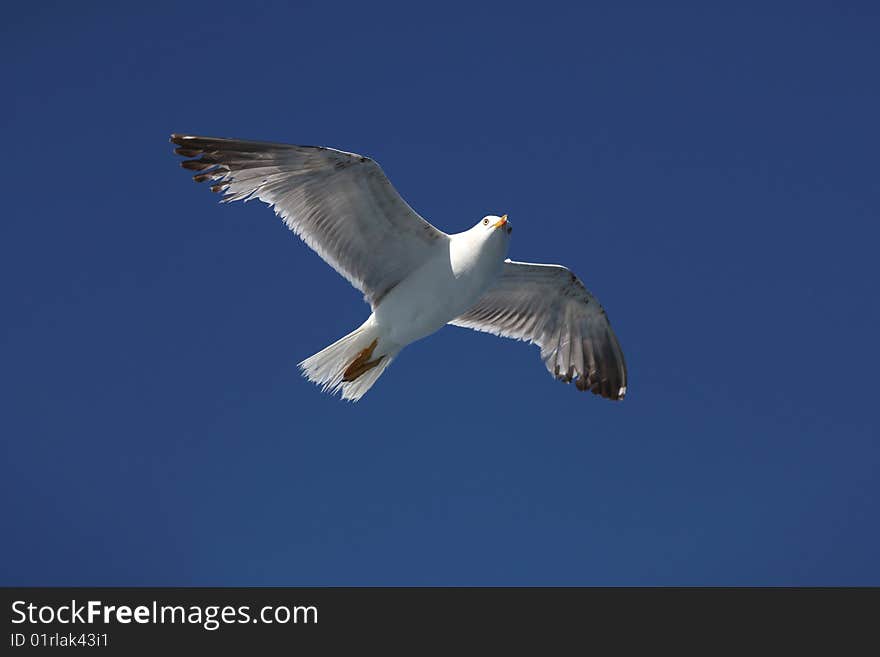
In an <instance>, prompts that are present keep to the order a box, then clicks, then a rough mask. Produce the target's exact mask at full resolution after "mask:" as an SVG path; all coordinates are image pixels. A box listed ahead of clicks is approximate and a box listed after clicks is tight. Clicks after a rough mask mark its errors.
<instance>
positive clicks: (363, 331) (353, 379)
mask: <svg viewBox="0 0 880 657" xmlns="http://www.w3.org/2000/svg"><path fill="white" fill-rule="evenodd" d="M399 352H400V347H399V346H397V345H394V344H390V343H389V342H388V341H387V340H383V339H382V337H381V336H380V334H379V330H378V329H377V328H376V326H375V325H374V324H373V322H372V321H370V320H367V321H366V322H364V323H363V324H362V325H361V326H360V327H358V328H356V329H355V330H354V331H352V332H351V333H349V334H348V335H346V336H345V337H343V338H340V339H339V340H337V341H336V342H334V343H333V344H331V345H330V346H329V347H325V348H324V349H322V350H321V351H319V352H318V353H316V354H315V355H314V356H310V357H308V358H306V359H305V360H304V361H303V362H301V363H300V364H299V367H300V369H301V370H302V372H303V376H305V377H306V378H307V379H308V380H309V381H311V382H312V383H315V384H317V385H319V386H321V390H323V391H324V392H329V393H330V394H334V393H336V392H337V391H341V392H342V398H343V399H348V400H351V401H357V400H358V399H360V398H361V397H363V396H364V395H365V394H366V392H367V390H369V389H370V388H372V387H373V384H374V383H376V381H377V380H378V378H379V377H380V376H382V372H384V371H385V369H386V368H387V367H388V366H389V365H391V361H393V360H394V358H395V357H396V356H397V354H398V353H399Z"/></svg>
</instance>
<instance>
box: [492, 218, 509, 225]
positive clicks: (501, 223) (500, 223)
mask: <svg viewBox="0 0 880 657" xmlns="http://www.w3.org/2000/svg"><path fill="white" fill-rule="evenodd" d="M506 223H507V215H504V216H503V217H501V219H499V220H498V221H496V222H495V223H494V224H493V225H492V228H501V227H502V226H503V225H504V224H506Z"/></svg>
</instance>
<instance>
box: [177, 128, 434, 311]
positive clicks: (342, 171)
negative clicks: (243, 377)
mask: <svg viewBox="0 0 880 657" xmlns="http://www.w3.org/2000/svg"><path fill="white" fill-rule="evenodd" d="M171 142H172V143H174V144H177V145H178V147H179V148H177V149H176V152H177V153H178V154H179V155H182V156H184V157H187V158H196V159H188V160H186V161H184V162H181V166H182V167H183V168H185V169H190V170H192V171H196V172H198V173H197V174H196V175H194V176H193V179H194V180H195V181H196V182H204V181H206V180H211V181H214V182H215V184H214V185H212V186H211V189H212V190H213V191H215V192H223V193H224V195H223V199H222V200H223V201H224V202H230V201H238V200H245V201H248V200H250V199H252V198H258V199H260V200H261V201H264V202H265V203H268V204H269V206H270V207H274V209H275V213H276V214H278V215H279V216H280V217H281V218H282V219H283V220H284V223H285V224H287V226H288V227H289V228H290V229H291V230H292V231H293V232H295V233H296V234H297V235H299V236H300V237H301V238H302V239H303V241H304V242H305V243H306V244H308V245H309V246H310V247H311V248H312V249H314V251H315V252H317V254H318V255H319V256H321V257H322V258H323V259H324V260H325V261H327V263H328V264H329V265H330V266H331V267H333V268H334V269H335V270H336V271H338V272H339V273H340V274H342V275H343V276H344V277H345V278H346V279H348V281H349V282H350V283H351V284H352V285H354V286H355V287H356V288H357V289H359V290H360V291H361V292H363V293H364V299H365V300H366V301H367V302H369V303H370V304H371V305H372V306H376V305H377V304H378V303H379V302H380V301H381V300H382V298H383V297H384V296H385V295H386V294H387V293H388V292H389V291H390V290H391V289H392V288H393V287H394V286H395V285H397V284H398V283H399V282H400V281H401V280H403V279H404V278H406V277H407V275H409V274H410V273H411V272H412V271H414V270H415V269H417V268H418V267H419V266H420V265H421V264H422V263H423V262H424V261H425V260H426V259H427V257H428V256H429V255H430V252H431V251H432V250H433V248H435V247H436V246H437V245H438V244H440V243H443V242H445V241H447V240H448V239H449V236H448V235H446V233H444V232H442V231H440V230H437V229H436V228H435V227H434V226H432V225H431V224H430V223H428V222H427V221H425V220H424V219H422V217H420V216H419V215H418V214H417V213H416V212H415V211H414V210H413V209H412V208H411V207H410V206H409V205H407V203H406V201H404V200H403V199H402V198H401V197H400V195H399V194H398V193H397V191H396V190H395V189H394V187H393V186H392V185H391V182H390V181H389V180H388V178H387V177H386V176H385V174H384V173H383V172H382V169H381V168H380V167H379V165H378V164H376V162H374V161H373V160H371V159H370V158H368V157H363V156H361V155H357V154H355V153H346V152H344V151H338V150H335V149H333V148H323V147H318V146H289V145H286V144H273V143H268V142H260V141H242V140H239V139H221V138H216V137H196V136H192V135H177V134H175V135H171Z"/></svg>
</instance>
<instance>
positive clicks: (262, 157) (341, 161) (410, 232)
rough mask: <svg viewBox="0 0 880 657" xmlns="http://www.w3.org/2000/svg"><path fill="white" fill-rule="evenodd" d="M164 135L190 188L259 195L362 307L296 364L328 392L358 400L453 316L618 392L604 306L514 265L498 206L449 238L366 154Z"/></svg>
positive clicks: (545, 271)
mask: <svg viewBox="0 0 880 657" xmlns="http://www.w3.org/2000/svg"><path fill="white" fill-rule="evenodd" d="M171 142H172V143H173V144H175V145H176V146H177V148H176V149H175V152H176V153H177V154H178V155H181V156H183V157H184V158H188V159H186V160H184V161H182V162H181V166H182V167H183V168H184V169H189V170H191V171H195V172H196V174H195V175H194V176H193V179H194V180H195V181H196V182H205V181H210V182H211V183H212V184H211V190H212V191H214V192H218V193H222V194H223V197H222V199H221V200H222V202H231V201H239V200H241V201H248V200H250V199H253V198H257V199H260V200H261V201H263V202H265V203H267V204H268V205H269V206H270V207H272V208H274V209H275V213H276V214H277V215H279V216H280V217H281V219H282V220H283V221H284V223H285V224H286V225H287V226H288V228H290V229H291V230H292V231H293V232H294V233H296V234H297V235H299V236H300V238H302V240H303V241H304V242H305V243H306V244H307V245H308V246H309V247H311V248H312V249H313V250H314V251H316V252H317V254H318V255H319V256H321V258H323V259H324V260H325V261H326V262H327V264H329V265H330V266H331V267H333V268H334V269H335V270H336V271H337V272H339V274H341V275H342V276H343V277H345V278H346V279H347V280H348V281H349V282H350V283H351V284H352V285H353V286H354V287H355V288H357V289H358V290H360V291H361V292H362V293H363V295H364V300H365V301H366V302H367V303H368V304H370V307H371V309H372V313H371V314H370V316H369V317H368V318H367V320H366V321H365V322H364V323H363V324H361V325H360V326H359V327H358V328H356V329H355V330H354V331H352V332H351V333H349V334H348V335H346V336H344V337H342V338H340V339H339V340H337V341H336V342H334V343H333V344H331V345H330V346H329V347H326V348H325V349H323V350H321V351H319V352H318V353H316V354H315V355H313V356H311V357H309V358H306V359H305V360H304V361H302V362H301V363H300V364H299V367H300V368H301V370H302V372H303V374H304V376H305V377H306V378H307V379H308V380H309V381H312V382H313V383H315V384H317V385H319V386H321V387H322V389H323V390H324V391H326V392H330V393H336V392H339V393H340V394H341V397H342V398H343V399H347V400H350V401H357V400H358V399H360V398H361V397H362V396H363V395H364V394H365V393H366V392H367V391H368V390H369V389H370V388H371V387H372V386H373V384H374V383H376V381H377V380H378V378H379V377H380V376H381V375H382V373H383V372H384V371H385V370H386V369H387V368H388V366H389V365H390V364H391V363H392V362H393V361H394V359H395V358H396V357H397V355H398V354H399V353H400V352H401V350H402V349H403V348H404V347H406V346H407V345H408V344H411V343H413V342H415V341H416V340H420V339H422V338H424V337H426V336H428V335H430V334H432V333H434V332H435V331H437V330H439V329H440V328H442V327H443V326H445V325H446V324H451V325H453V326H462V327H465V328H470V329H474V330H477V331H484V332H487V333H492V334H494V335H498V336H502V337H506V338H513V339H516V340H523V341H526V342H529V343H532V344H536V345H538V347H540V349H541V359H542V360H543V361H544V365H545V366H546V367H547V369H548V370H549V372H550V373H551V374H552V375H553V376H554V377H556V378H557V379H559V380H561V381H563V382H565V383H570V382H572V381H573V382H574V384H575V387H576V388H577V389H578V390H581V391H586V390H589V391H590V392H592V393H593V394H596V395H600V396H602V397H605V398H607V399H613V400H620V399H623V397H624V395H625V394H626V363H625V362H624V359H623V352H622V351H621V348H620V345H619V343H618V341H617V337H616V336H615V335H614V331H612V329H611V324H610V323H609V321H608V317H607V315H606V313H605V310H604V309H603V308H602V306H601V305H599V302H598V301H597V300H596V298H595V297H594V296H593V295H592V294H591V293H590V292H589V291H588V290H587V289H586V288H585V287H584V284H583V283H582V282H581V281H580V279H579V278H578V277H577V276H575V275H574V274H573V273H572V272H571V271H570V270H569V269H567V268H566V267H563V266H561V265H547V264H535V263H529V262H515V261H512V260H510V259H508V258H507V251H508V246H509V244H510V236H511V233H512V231H513V226H512V225H511V222H510V220H509V219H508V218H507V215H506V214H503V215H501V216H496V215H487V216H485V217H483V218H482V219H480V220H479V221H478V222H477V223H476V224H475V225H474V226H473V227H472V228H470V229H469V230H466V231H464V232H461V233H455V234H446V233H444V232H443V231H441V230H439V229H437V228H435V227H434V226H432V225H431V224H430V223H429V222H428V221H426V220H425V219H424V218H422V217H421V216H420V215H419V214H417V213H416V212H415V211H414V210H413V209H412V208H411V207H410V206H409V205H408V204H407V203H406V201H404V200H403V198H402V197H401V196H400V194H398V193H397V190H395V189H394V187H393V186H392V185H391V182H390V181H389V180H388V178H387V177H386V176H385V174H384V173H383V171H382V169H381V168H380V167H379V165H378V164H377V163H376V162H375V161H373V160H372V159H370V158H369V157H364V156H362V155H357V154H356V153H348V152H345V151H340V150H336V149H334V148H327V147H322V146H293V145H286V144H275V143H270V142H262V141H244V140H239V139H226V138H218V137H198V136H194V135H182V134H172V135H171Z"/></svg>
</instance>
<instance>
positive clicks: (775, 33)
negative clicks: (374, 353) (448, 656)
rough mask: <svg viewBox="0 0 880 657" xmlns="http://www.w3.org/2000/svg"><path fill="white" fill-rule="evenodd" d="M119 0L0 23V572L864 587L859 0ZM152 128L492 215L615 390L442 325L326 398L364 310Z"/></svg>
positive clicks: (263, 217) (24, 579)
mask: <svg viewBox="0 0 880 657" xmlns="http://www.w3.org/2000/svg"><path fill="white" fill-rule="evenodd" d="M117 4H119V3H104V4H101V3H89V4H87V6H85V5H84V6H80V3H57V4H51V5H49V4H45V3H44V4H43V5H41V4H40V3H19V4H18V6H16V7H7V8H6V9H5V14H4V21H3V26H2V27H0V31H2V39H0V54H2V64H0V67H2V84H3V88H4V94H3V95H4V100H3V103H2V104H0V116H2V119H3V127H4V131H3V132H4V136H3V153H4V155H3V158H2V164H0V167H2V179H3V183H4V199H3V204H2V215H3V220H2V222H0V287H2V309H3V321H2V324H0V331H2V333H0V335H2V341H0V371H2V378H0V385H2V389H0V394H2V400H3V410H2V415H0V418H2V419H0V422H2V425H0V431H2V450H3V455H2V471H0V491H2V500H3V509H4V511H3V517H2V524H3V531H2V533H3V540H2V541H0V563H2V577H0V583H3V584H45V585H50V584H69V585H73V584H95V585H97V584H103V585H122V584H140V585H150V584H153V585H246V584H256V585H294V584H355V585H360V584H440V585H444V584H611V585H613V584H651V585H653V584H686V585H702V584H731V585H737V584H774V585H775V584H880V560H878V559H877V555H878V554H880V523H878V521H877V520H878V517H880V481H878V472H880V442H878V433H880V432H878V419H877V405H878V402H877V399H876V395H877V379H876V372H877V369H878V365H880V363H878V360H880V359H878V355H880V354H878V341H877V326H878V319H880V316H878V302H877V292H876V287H877V283H878V279H880V276H878V273H880V272H878V256H877V246H878V238H880V229H878V218H880V185H878V180H880V177H878V173H880V167H878V153H880V121H878V117H880V85H878V76H877V71H878V65H880V40H878V38H877V35H878V33H880V13H878V8H877V4H876V3H868V2H864V3H857V2H856V3H844V4H845V6H842V5H841V6H838V5H840V3H835V5H834V6H832V3H830V2H825V3H819V2H797V3H789V4H777V3H766V2H761V3H742V2H730V3H697V2H695V3H690V4H676V5H675V6H674V7H660V6H659V5H658V4H657V3H651V2H646V3H618V2H615V3H603V5H601V6H591V3H559V4H554V3H547V2H542V3H537V4H532V5H517V4H516V3H510V2H505V3H498V4H496V5H485V6H483V5H479V6H478V5H477V4H475V3H463V4H461V5H455V4H450V3H441V4H434V5H432V6H431V8H422V7H421V6H420V5H418V4H414V3H400V4H399V5H384V4H382V3H372V2H370V3H364V2H359V3H351V4H346V3H303V4H300V3H259V2H258V3H234V4H233V3H223V2H218V3H208V4H199V3H174V4H171V3H168V4H163V3H157V2H149V3H138V4H134V3H130V4H129V6H128V7H127V8H120V7H118V6H116V5H117ZM576 4H579V5H580V6H577V7H576V6H575V5H576ZM174 131H177V132H191V133H195V134H208V135H218V136H235V137H244V138H253V139H266V140H273V141H286V142H291V143H304V144H323V145H328V146H335V147H339V148H343V149H346V150H351V151H355V152H358V153H363V154H366V155H369V156H372V157H374V158H375V159H376V160H378V161H379V162H380V163H381V164H382V166H383V167H384V169H385V171H386V173H387V174H388V175H389V177H390V178H391V180H392V181H393V183H394V184H395V186H396V187H397V188H398V189H399V190H400V191H401V193H402V194H403V195H404V197H405V198H406V199H407V200H408V201H409V202H410V203H411V204H412V205H413V206H414V207H415V208H416V209H417V210H418V211H419V212H421V213H422V214H423V215H424V216H426V217H427V218H429V219H430V220H431V221H432V222H434V223H435V224H436V225H437V226H439V227H440V228H442V229H445V230H447V231H449V232H455V231H458V230H462V229H465V228H467V227H469V226H470V225H472V224H473V223H474V222H475V221H476V220H477V219H479V218H480V217H482V216H483V215H484V214H487V213H501V212H507V213H509V214H510V216H511V219H512V220H513V221H514V222H515V225H516V231H515V232H514V234H513V241H512V245H511V256H512V257H513V258H516V259H522V260H532V261H538V262H559V263H563V264H565V265H568V266H570V267H571V268H572V269H573V270H574V271H576V272H577V273H578V275H579V276H580V277H581V278H582V279H583V280H584V281H585V282H586V284H587V286H588V287H589V288H591V289H592V291H593V292H594V293H595V294H596V295H597V296H598V297H599V299H600V300H601V301H602V303H603V304H604V305H605V307H606V309H607V311H608V313H609V315H610V317H611V319H612V322H613V326H614V327H615V329H616V331H617V334H618V336H619V338H620V341H621V343H622V345H623V348H624V351H625V353H626V356H627V361H628V365H629V375H630V386H629V395H628V397H627V399H626V401H625V402H623V403H621V404H614V403H611V402H607V401H604V400H600V399H597V398H595V397H593V396H592V395H583V394H579V393H578V392H577V391H576V390H575V389H574V388H573V387H566V386H563V385H561V384H559V383H557V382H555V381H554V380H553V379H552V378H551V377H550V376H549V375H548V374H547V373H546V371H545V370H544V369H543V365H542V364H541V362H540V360H539V358H538V352H537V349H536V348H535V347H530V346H526V345H524V344H521V343H515V342H512V341H506V340H501V339H498V338H494V337H491V336H488V335H482V334H477V333H472V332H469V331H466V330H463V329H456V328H446V329H443V330H442V331H441V332H440V333H438V334H437V335H435V336H432V337H430V338H429V339H427V340H425V341H423V342H420V343H417V344H415V345H413V346H411V347H409V348H408V349H406V350H405V351H404V352H403V354H402V355H401V356H400V358H398V360H397V361H395V363H394V365H393V366H392V367H391V368H390V369H389V370H388V372H386V374H385V375H384V376H383V377H382V379H381V380H380V381H379V383H378V384H377V385H376V387H375V388H373V390H371V391H370V393H369V394H368V395H367V396H366V397H365V398H364V400H363V401H362V402H361V403H359V404H357V405H351V404H347V403H343V402H341V401H339V400H338V399H335V398H331V397H329V396H326V395H322V394H320V392H319V390H318V389H317V388H315V387H314V386H312V385H311V384H309V383H308V382H307V381H305V380H304V379H302V378H301V377H300V375H299V372H298V370H297V368H296V363H297V362H298V361H300V360H301V359H302V358H304V357H306V356H309V355H311V354H312V353H314V352H316V351H317V350H319V349H321V348H322V347H324V346H326V345H327V344H329V343H330V342H332V341H333V340H335V339H336V338H338V337H339V336H341V335H343V334H345V333H347V332H348V331H350V330H351V329H352V328H354V327H355V326H357V325H358V324H359V323H360V322H361V321H363V319H364V318H365V317H366V316H367V314H368V312H369V311H368V308H367V306H365V305H364V304H363V303H362V302H361V300H360V294H359V293H358V292H357V291H355V290H354V289H353V288H351V287H350V286H349V285H348V283H346V282H345V281H344V280H343V279H342V278H341V277H340V276H338V275H337V274H336V273H335V272H334V271H333V270H332V269H330V267H328V266H327V265H325V264H324V263H323V262H322V261H321V260H320V259H319V258H318V257H317V256H316V255H315V254H313V253H312V252H311V251H310V250H309V249H308V248H307V247H306V246H305V245H304V244H302V243H301V242H300V241H299V240H298V239H296V238H295V237H294V235H293V234H291V233H290V232H289V231H287V230H286V229H285V228H284V227H283V225H282V224H281V222H280V221H279V220H278V219H277V218H276V217H275V216H274V215H273V213H272V212H271V211H270V210H268V209H267V208H266V207H265V206H263V205H261V204H259V203H256V202H254V203H250V204H248V205H246V206H245V205H241V204H237V205H225V206H220V205H218V204H217V202H216V201H217V199H216V196H214V195H212V194H210V193H209V192H208V190H207V189H206V188H204V187H200V186H197V185H195V184H193V183H192V181H191V180H190V179H189V176H188V175H187V172H185V171H183V170H181V169H180V168H179V167H178V163H177V158H176V157H175V156H173V155H172V147H171V145H170V144H169V143H168V135H169V133H171V132H174Z"/></svg>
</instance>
